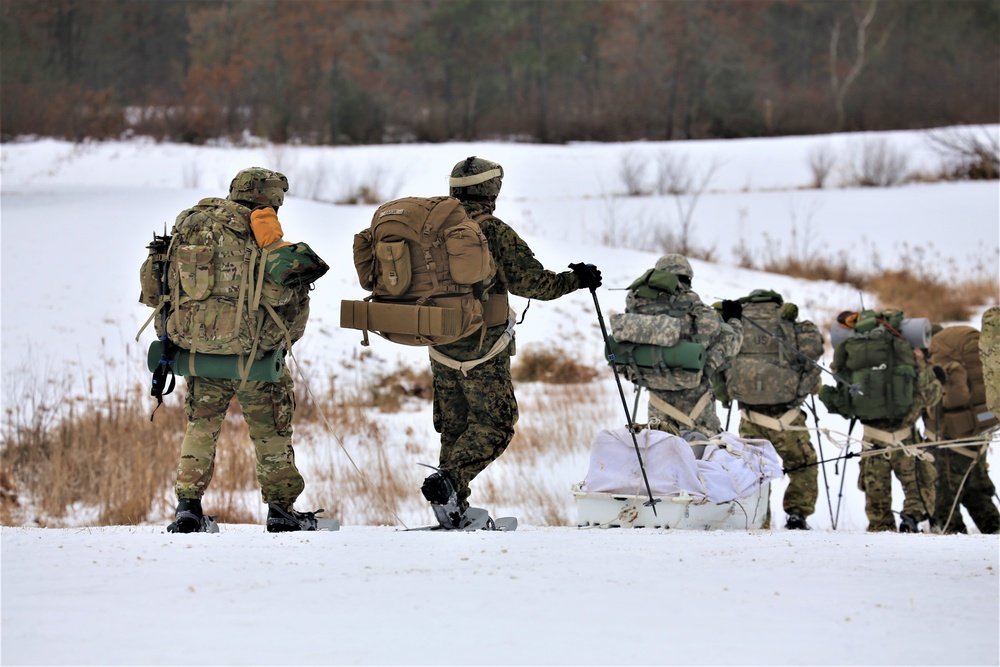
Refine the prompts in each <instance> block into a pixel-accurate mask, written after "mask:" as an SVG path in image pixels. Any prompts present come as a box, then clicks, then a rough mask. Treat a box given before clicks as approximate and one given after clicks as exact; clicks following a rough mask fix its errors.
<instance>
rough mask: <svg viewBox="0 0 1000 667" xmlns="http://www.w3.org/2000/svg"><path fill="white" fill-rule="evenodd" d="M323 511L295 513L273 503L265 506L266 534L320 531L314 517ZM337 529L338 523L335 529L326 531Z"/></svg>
mask: <svg viewBox="0 0 1000 667" xmlns="http://www.w3.org/2000/svg"><path fill="white" fill-rule="evenodd" d="M324 511H325V510H321V509H320V510H316V511H315V512H297V511H296V510H293V509H287V510H286V509H283V508H281V507H279V506H278V505H276V504H274V503H269V504H268V506H267V532H269V533H286V532H292V531H299V530H320V527H319V520H318V519H317V518H316V515H317V514H319V513H321V512H324ZM339 527H340V525H339V523H338V525H337V528H328V529H326V530H337V529H338V528H339Z"/></svg>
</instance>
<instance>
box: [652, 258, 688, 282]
mask: <svg viewBox="0 0 1000 667" xmlns="http://www.w3.org/2000/svg"><path fill="white" fill-rule="evenodd" d="M656 270H657V271H669V272H670V273H672V274H674V275H676V276H687V277H688V278H694V270H693V269H692V268H691V263H690V262H688V261H687V257H685V256H684V255H664V256H663V257H661V258H660V259H658V260H657V261H656Z"/></svg>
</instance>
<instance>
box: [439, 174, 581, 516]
mask: <svg viewBox="0 0 1000 667" xmlns="http://www.w3.org/2000/svg"><path fill="white" fill-rule="evenodd" d="M502 183H503V168H502V167H501V166H500V165H499V164H497V163H495V162H490V161H489V160H484V159H482V158H477V157H475V156H473V157H470V158H467V159H465V160H462V161H461V162H459V163H458V164H456V165H455V167H454V169H452V171H451V177H450V178H449V186H450V194H451V196H452V197H455V198H457V199H459V200H460V201H461V202H462V205H463V206H464V207H465V210H466V212H467V213H468V214H469V216H470V217H471V218H473V219H474V220H476V221H477V222H478V223H479V226H480V227H481V228H482V231H483V234H484V235H485V237H486V240H487V242H488V244H489V249H490V254H492V256H493V259H494V261H495V263H496V278H495V280H494V282H493V284H492V285H491V286H490V287H489V289H488V301H487V304H490V302H493V303H492V304H490V307H497V304H501V306H505V305H506V301H507V294H508V293H510V294H515V295H517V296H520V297H524V298H528V299H539V300H542V301H548V300H551V299H557V298H559V297H561V296H563V295H565V294H569V293H570V292H574V291H576V290H578V289H596V288H597V287H600V285H601V272H600V271H598V270H597V268H596V267H595V266H593V265H585V264H583V263H580V264H571V265H570V268H571V269H572V270H571V271H563V272H562V273H555V272H553V271H549V270H547V269H545V267H543V266H542V264H541V263H540V262H539V261H538V260H537V259H535V255H534V253H533V252H532V251H531V248H529V247H528V244H527V243H525V242H524V241H523V240H522V239H521V237H520V236H518V235H517V232H515V231H514V230H513V229H512V228H511V227H510V226H508V225H507V224H506V223H505V222H503V221H502V220H501V219H500V218H498V217H496V216H495V215H493V212H494V210H495V209H496V199H497V195H499V194H500V187H501V185H502ZM513 354H514V339H513V314H512V313H511V314H510V315H509V317H508V321H507V323H506V324H501V325H499V326H492V327H489V328H487V329H486V332H485V336H480V333H479V332H476V333H474V334H472V335H469V336H467V337H465V338H463V339H461V340H458V341H456V342H454V343H449V344H447V345H438V346H435V347H432V348H431V372H432V374H433V383H434V429H435V430H436V431H437V432H438V433H440V434H441V454H440V458H439V472H435V473H434V474H432V475H430V476H429V477H427V479H426V480H424V483H423V485H422V487H421V491H422V492H423V494H424V497H425V498H426V499H427V500H428V501H430V503H431V504H432V506H434V507H435V513H436V514H437V515H438V519H439V520H441V521H442V524H447V523H449V522H450V525H451V526H454V527H460V526H461V525H462V522H463V521H464V512H465V510H466V509H468V507H469V502H468V498H469V495H470V493H471V491H470V488H469V485H470V483H471V482H472V480H473V479H475V477H476V476H477V475H478V474H479V473H481V472H482V471H483V470H484V469H485V468H486V466H488V465H489V464H490V463H492V462H493V461H495V460H496V459H497V458H499V457H500V455H501V454H503V452H504V450H505V449H506V448H507V445H508V444H509V443H510V441H511V439H512V438H513V437H514V424H515V423H516V422H517V417H518V414H517V401H516V400H515V398H514V386H513V383H512V381H511V375H510V358H511V356H512V355H513ZM463 362H464V363H463ZM470 362H471V363H470ZM442 509H444V513H443V514H442V511H441V510H442Z"/></svg>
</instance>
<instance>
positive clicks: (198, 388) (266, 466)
mask: <svg viewBox="0 0 1000 667" xmlns="http://www.w3.org/2000/svg"><path fill="white" fill-rule="evenodd" d="M239 385H240V381H239V380H220V379H215V378H201V377H196V378H188V394H187V399H186V401H185V406H184V407H185V411H186V412H187V418H188V425H187V432H186V433H185V434H184V442H183V443H182V444H181V458H180V463H179V464H178V466H177V483H176V485H175V486H174V491H175V492H176V493H177V497H178V498H201V497H202V495H204V493H205V490H206V489H207V488H208V485H209V483H211V481H212V473H213V472H214V470H215V447H216V444H217V443H218V441H219V432H220V431H221V430H222V422H223V421H224V420H225V418H226V411H227V410H228V409H229V401H230V400H231V399H232V397H233V396H236V397H237V399H238V400H239V402H240V406H241V407H242V408H243V418H244V420H246V423H247V426H248V427H249V429H250V439H251V440H252V441H253V444H254V449H255V450H256V456H257V480H258V481H259V482H260V488H261V496H262V498H263V500H264V502H265V503H276V504H278V505H280V506H281V507H284V508H290V507H291V506H292V505H293V504H294V503H295V499H296V498H298V497H299V494H301V493H302V490H303V489H304V488H305V482H304V481H303V480H302V475H300V474H299V471H298V468H296V467H295V452H294V451H293V450H292V415H293V414H294V412H295V391H294V384H293V382H292V376H291V374H290V373H289V372H288V369H287V368H286V369H285V371H284V373H283V374H282V376H281V378H280V379H279V380H278V381H277V382H247V383H246V386H245V387H244V388H243V390H242V391H241V390H240V389H239Z"/></svg>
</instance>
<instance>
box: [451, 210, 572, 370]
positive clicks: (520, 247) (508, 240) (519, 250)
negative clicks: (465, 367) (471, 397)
mask: <svg viewBox="0 0 1000 667" xmlns="http://www.w3.org/2000/svg"><path fill="white" fill-rule="evenodd" d="M463 205H464V206H465V210H466V212H467V213H468V214H469V217H471V218H473V219H474V220H476V221H477V222H478V223H479V226H480V227H481V228H482V230H483V235H484V236H486V241H487V243H489V246H490V254H491V255H493V261H494V262H495V263H496V268H497V272H496V277H495V278H494V280H493V284H492V285H491V286H490V287H489V289H488V290H487V292H488V293H489V294H507V293H509V294H514V295H516V296H520V297H524V298H526V299H538V300H540V301H551V300H552V299H558V298H559V297H561V296H564V295H566V294H569V293H570V292H574V291H576V290H578V289H579V288H580V282H579V280H578V279H577V277H576V275H575V274H574V273H573V272H572V271H563V272H561V273H556V272H555V271H549V270H548V269H546V268H545V267H544V266H542V263H541V262H539V261H538V260H537V259H535V253H533V252H532V251H531V248H530V247H528V244H527V243H525V242H524V240H523V239H522V238H521V237H520V236H518V234H517V232H515V231H514V230H513V229H512V228H511V227H510V226H509V225H508V224H507V223H505V222H504V221H503V220H501V219H500V218H498V217H496V216H495V215H493V214H492V211H490V210H489V209H488V208H487V207H484V206H483V205H482V204H480V203H478V202H463ZM505 329H506V325H499V326H495V327H490V328H489V329H488V330H487V331H486V336H485V337H484V338H483V339H482V343H480V336H479V334H473V335H470V336H466V337H465V338H463V339H461V340H459V341H456V342H454V343H450V344H448V345H437V346H435V349H436V350H439V351H440V352H442V353H443V354H446V355H447V356H449V357H451V358H452V359H459V360H463V361H464V360H469V359H475V358H477V357H479V356H481V355H482V353H483V352H484V351H485V350H489V349H490V347H492V346H493V343H495V342H496V341H497V339H498V338H500V336H501V335H502V334H503V332H504V330H505Z"/></svg>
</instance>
